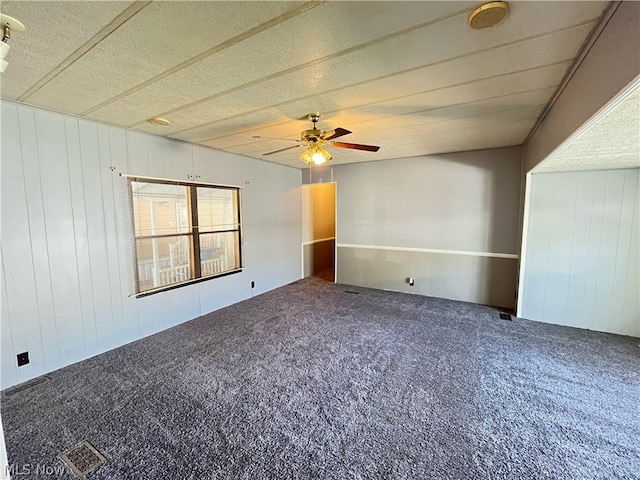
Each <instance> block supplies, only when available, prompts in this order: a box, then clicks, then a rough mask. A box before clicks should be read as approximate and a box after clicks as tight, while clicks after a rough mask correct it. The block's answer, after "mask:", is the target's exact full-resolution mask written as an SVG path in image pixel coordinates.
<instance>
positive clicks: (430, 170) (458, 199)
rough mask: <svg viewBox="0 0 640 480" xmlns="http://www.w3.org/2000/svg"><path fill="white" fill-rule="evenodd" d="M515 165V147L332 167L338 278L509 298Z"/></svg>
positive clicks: (504, 302)
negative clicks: (411, 281) (411, 283)
mask: <svg viewBox="0 0 640 480" xmlns="http://www.w3.org/2000/svg"><path fill="white" fill-rule="evenodd" d="M318 170H320V169H318ZM521 171H522V149H521V148H520V147H508V148H500V149H488V150H480V151H471V152H460V153H451V154H440V155H430V156H424V157H415V158H405V159H395V160H389V161H379V162H368V163H364V164H348V165H337V166H334V167H332V171H331V175H328V174H325V175H322V176H323V177H329V176H330V177H331V178H333V180H335V181H336V182H337V192H338V194H337V211H338V215H337V225H336V231H337V240H336V242H337V277H338V278H337V280H338V282H340V283H348V284H355V285H361V286H367V287H375V288H384V289H390V290H399V291H407V292H412V293H420V294H424V295H433V296H439V297H446V298H453V299H459V300H466V301H471V302H477V303H485V304H490V305H496V306H502V307H510V308H511V307H513V306H514V304H515V289H516V277H517V259H518V253H517V251H518V212H519V207H520V205H519V204H520V190H521V186H520V185H521ZM314 176H315V177H318V178H319V177H320V176H321V175H319V174H314ZM407 277H414V278H415V286H414V287H410V286H409V285H407V283H406V278H407Z"/></svg>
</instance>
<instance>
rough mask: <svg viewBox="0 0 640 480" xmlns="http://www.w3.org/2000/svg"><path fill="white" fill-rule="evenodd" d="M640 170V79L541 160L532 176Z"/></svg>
mask: <svg viewBox="0 0 640 480" xmlns="http://www.w3.org/2000/svg"><path fill="white" fill-rule="evenodd" d="M611 168H640V77H638V78H636V80H635V81H633V82H632V83H631V84H630V85H629V87H628V88H626V89H625V90H623V92H621V93H620V94H619V95H618V96H616V97H615V98H614V99H612V100H611V102H609V104H607V105H605V106H604V107H603V108H602V109H601V110H600V111H599V112H598V113H596V115H594V117H593V118H592V119H591V120H590V121H588V122H587V123H585V125H584V126H583V127H582V128H580V129H578V130H577V131H576V132H575V133H574V134H573V135H572V136H570V137H569V138H568V139H567V140H566V141H565V142H563V143H562V144H561V145H560V146H559V147H558V148H557V149H556V150H554V151H553V152H551V154H550V155H549V156H548V157H547V158H545V159H544V161H542V163H540V164H539V165H538V166H537V167H536V168H534V169H533V173H540V172H561V171H571V170H574V171H580V170H601V169H611Z"/></svg>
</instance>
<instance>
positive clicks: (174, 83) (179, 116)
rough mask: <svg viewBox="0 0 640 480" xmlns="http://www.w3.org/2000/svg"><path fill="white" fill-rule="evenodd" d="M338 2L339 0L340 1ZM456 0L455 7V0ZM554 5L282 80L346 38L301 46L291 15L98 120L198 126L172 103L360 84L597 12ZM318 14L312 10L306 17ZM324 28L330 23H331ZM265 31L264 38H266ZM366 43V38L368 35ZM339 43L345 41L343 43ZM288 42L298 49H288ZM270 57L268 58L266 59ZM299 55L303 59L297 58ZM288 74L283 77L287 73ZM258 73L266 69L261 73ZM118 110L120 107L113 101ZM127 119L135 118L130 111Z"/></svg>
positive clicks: (452, 27)
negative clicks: (155, 119)
mask: <svg viewBox="0 0 640 480" xmlns="http://www.w3.org/2000/svg"><path fill="white" fill-rule="evenodd" d="M341 4H342V3H341V2H338V4H337V5H341ZM452 4H453V5H455V2H453V3H452ZM557 9H558V11H559V12H560V14H555V13H557V12H552V11H550V10H549V9H544V8H540V7H533V6H531V5H529V4H528V3H527V5H526V7H525V6H524V5H523V6H522V7H520V9H519V12H520V13H519V14H518V15H515V14H514V15H513V16H512V17H511V18H510V20H509V22H507V23H505V24H504V26H502V27H501V28H500V29H496V31H495V32H483V33H480V32H477V31H474V30H472V29H470V28H469V27H468V26H467V25H466V16H467V15H466V13H464V14H461V15H458V16H456V17H454V18H451V19H450V20H447V21H443V22H439V23H436V24H433V25H429V26H428V27H426V28H420V29H415V30H411V31H408V32H404V33H403V34H402V35H399V36H396V37H392V38H388V39H386V40H385V41H382V42H376V43H372V44H366V43H364V46H365V48H359V49H357V50H354V51H351V50H347V53H346V54H345V53H344V52H340V53H339V54H337V56H333V57H330V58H329V59H328V60H327V61H323V62H321V63H317V64H313V65H311V66H309V67H307V68H305V72H304V73H305V74H306V75H305V76H304V78H303V80H302V81H295V82H294V81H288V79H285V78H284V77H285V76H287V75H288V73H293V72H288V70H287V67H291V66H294V65H301V64H304V63H305V62H306V61H309V60H310V59H314V58H316V59H317V58H322V56H323V55H325V54H326V52H332V53H333V52H338V51H339V48H340V47H341V46H342V45H341V44H340V42H339V40H338V39H340V38H341V37H343V36H344V35H345V33H344V32H342V31H336V34H335V35H327V37H326V38H325V39H324V41H323V42H322V44H321V45H319V46H315V45H314V44H313V43H312V42H309V43H305V42H302V43H301V42H300V38H303V37H301V36H298V35H296V34H295V33H296V32H297V30H300V31H304V29H305V28H307V26H308V24H309V23H308V22H305V20H306V19H305V18H303V16H300V17H296V18H295V19H292V20H291V23H292V25H284V24H283V25H281V26H280V27H281V28H282V30H283V31H282V32H280V31H278V29H277V28H274V29H272V30H270V31H269V32H264V35H261V36H257V37H254V38H252V39H250V40H249V41H247V42H243V43H242V44H239V45H237V47H235V48H234V49H232V50H229V51H225V52H224V53H225V54H228V57H227V56H226V55H225V56H220V57H217V58H211V59H207V60H205V61H203V62H200V63H198V64H196V65H193V66H191V67H189V68H187V69H185V70H184V71H181V72H178V73H176V74H175V75H172V76H171V77H167V78H166V79H163V81H162V82H158V83H156V84H154V85H152V86H151V87H150V88H149V89H145V90H144V91H140V92H137V93H136V94H134V95H132V96H130V97H128V98H126V99H123V100H122V102H123V105H126V106H127V107H126V108H124V110H123V111H122V110H121V111H116V112H114V114H115V115H114V116H109V115H107V112H106V111H105V110H108V109H102V111H100V112H96V116H95V117H94V118H96V119H99V120H105V121H114V122H116V123H118V122H121V121H122V118H121V117H120V116H121V115H122V114H123V113H128V112H131V111H132V110H135V111H137V112H138V113H140V116H139V117H137V119H133V120H134V122H135V121H143V120H144V119H146V118H149V117H151V116H155V115H158V114H161V115H165V114H167V115H170V116H175V117H176V121H175V124H176V125H178V124H179V125H183V126H184V127H183V128H187V127H189V126H195V125H198V124H199V123H202V122H203V121H206V120H207V119H208V118H209V117H208V116H206V115H205V116H204V117H200V116H197V115H194V114H193V112H188V111H186V110H185V111H184V112H173V114H172V110H174V109H175V108H180V109H183V108H184V106H185V105H190V104H191V102H193V101H198V100H201V99H207V98H208V97H209V96H212V95H221V92H223V93H225V92H226V93H233V91H235V90H234V89H238V88H246V87H250V86H252V85H253V83H252V82H255V81H258V82H259V83H260V84H261V85H262V87H263V88H264V91H265V92H267V93H266V94H267V95H268V92H275V93H274V95H275V96H277V92H278V90H282V89H285V90H286V91H287V92H288V94H289V95H290V96H291V95H293V96H295V97H301V96H303V95H305V94H309V93H313V92H314V91H322V90H326V89H327V88H332V87H333V86H337V85H345V84H352V83H357V82H362V81H364V80H366V79H368V78H375V77H379V76H383V75H388V74H389V73H390V72H397V71H403V70H406V69H410V68H416V67H419V66H422V65H425V64H429V63H433V62H437V61H443V60H445V59H447V58H451V57H456V56H460V55H465V54H468V53H470V52H473V51H477V50H482V49H486V48H491V47H495V46H497V45H500V44H501V43H504V42H505V39H509V40H511V41H515V40H517V39H522V38H526V37H527V36H530V35H539V34H541V33H543V32H551V31H554V30H557V29H560V28H564V27H567V26H569V25H575V24H576V23H580V22H584V21H587V20H593V17H594V14H596V13H597V10H595V9H594V8H593V5H592V6H591V7H590V8H582V7H580V8H579V9H576V8H575V6H574V7H573V10H574V11H575V13H576V14H575V15H574V16H573V17H572V20H571V23H569V24H567V23H566V20H565V19H564V17H565V15H563V14H562V12H564V11H565V10H566V11H570V10H571V8H570V7H569V6H566V7H565V6H563V5H559V6H558V7H557ZM320 11H321V10H318V11H317V12H316V11H314V12H309V15H311V14H312V13H318V12H320ZM403 14H404V9H403V8H398V9H397V13H395V16H398V15H400V16H402V15H403ZM352 20H353V22H354V23H358V22H357V17H352ZM412 20H413V21H414V22H415V23H418V22H419V21H420V20H421V19H419V17H417V16H415V15H412ZM361 21H366V19H365V18H363V19H362V20H361ZM299 22H304V25H298V23H299ZM313 22H316V23H318V20H317V16H315V15H313ZM327 25H331V24H330V22H328V23H327ZM329 28H330V27H329ZM498 30H499V31H498ZM292 31H293V32H294V34H293V35H292V34H291V32H292ZM587 31H588V29H587ZM384 33H386V31H376V34H377V35H378V36H381V35H383V34H384ZM452 35H453V36H455V38H456V41H455V42H452V41H451V38H452ZM263 36H265V37H267V38H266V39H263V38H262V37H263ZM578 36H579V41H578V42H577V43H578V45H579V44H580V43H581V41H582V40H583V39H584V36H586V34H583V35H582V36H580V35H578ZM357 40H358V39H357V38H356V39H354V42H355V41H357ZM362 40H364V41H366V39H365V38H363V39H362ZM342 43H343V44H344V41H343V42H342ZM283 45H284V46H285V48H283ZM287 45H299V46H297V47H296V48H292V47H289V48H286V46H287ZM306 45H313V48H311V47H309V48H306ZM433 45H437V48H432V47H431V46H433ZM329 47H332V48H329ZM265 51H269V54H268V55H267V56H266V57H264V55H265ZM318 51H320V52H321V55H320V54H317V53H316V52H318ZM575 51H577V47H576V50H574V52H573V54H575ZM238 58H251V59H252V62H251V63H249V64H245V63H244V62H237V59H238ZM265 59H268V62H267V63H266V64H265V61H264V60H265ZM298 59H299V60H298ZM295 60H298V62H297V63H296V62H295ZM212 72H213V73H212ZM247 72H248V73H247ZM285 72H286V75H283V73H285ZM257 74H262V76H259V75H257ZM269 75H278V77H277V78H271V77H269ZM281 77H282V78H281ZM269 80H272V81H275V83H276V85H277V88H276V89H273V88H270V85H266V84H264V83H265V81H269ZM185 82H187V83H188V82H190V83H191V85H192V88H191V89H184V88H182V86H183V85H184V84H185ZM243 85H244V86H243ZM162 91H175V92H176V95H175V96H174V97H172V98H165V99H163V101H162V102H159V100H161V99H162V97H161V96H160V92H162ZM263 95H264V94H263ZM209 100H210V101H211V102H212V103H211V104H210V106H211V107H212V108H210V109H209V111H210V112H213V114H214V115H215V112H226V111H227V110H226V109H222V108H217V107H216V102H217V101H219V100H220V98H219V97H217V96H216V97H215V98H211V99H209ZM276 101H277V100H276ZM272 103H273V100H272ZM235 104H236V105H242V104H249V105H254V104H255V103H254V100H253V96H249V94H248V92H247V96H245V97H244V102H235ZM192 106H193V105H192ZM113 107H114V108H116V106H115V105H114V106H113ZM109 108H110V107H109ZM189 108H191V107H189ZM129 118H131V117H130V115H129ZM209 121H210V120H209ZM132 123H133V122H132Z"/></svg>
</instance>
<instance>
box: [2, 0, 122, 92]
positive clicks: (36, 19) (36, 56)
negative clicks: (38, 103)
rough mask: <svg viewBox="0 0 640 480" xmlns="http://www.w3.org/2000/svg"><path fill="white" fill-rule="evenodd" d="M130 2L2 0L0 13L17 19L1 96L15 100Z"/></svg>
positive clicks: (3, 77)
mask: <svg viewBox="0 0 640 480" xmlns="http://www.w3.org/2000/svg"><path fill="white" fill-rule="evenodd" d="M131 3H132V2H117V1H114V2H66V1H62V2H59V1H58V2H54V1H48V2H41V1H23V0H20V1H3V2H2V13H4V14H6V15H10V16H12V17H14V18H16V19H17V20H20V21H21V22H22V23H23V24H24V26H25V30H24V31H22V32H12V38H11V40H9V42H8V43H9V46H10V47H11V50H10V51H9V53H8V55H7V58H6V60H7V61H8V62H9V66H8V67H7V70H6V72H5V73H4V74H2V97H3V98H8V99H17V98H18V97H20V95H22V94H23V93H24V92H26V91H27V90H28V89H29V88H30V87H31V86H32V85H34V84H35V83H37V82H38V81H39V80H40V79H41V78H43V77H44V76H45V75H47V74H48V73H49V72H50V71H51V70H53V69H54V68H55V67H56V66H57V65H58V64H60V63H61V62H62V61H63V60H65V59H66V58H67V57H68V56H69V55H71V54H72V53H73V52H74V51H76V50H77V49H78V48H79V47H81V46H82V45H83V44H84V43H85V42H87V41H88V40H90V39H91V38H92V37H93V36H94V35H95V34H96V33H98V32H99V31H100V29H102V27H104V26H105V25H106V24H108V23H109V22H111V20H113V19H114V18H115V17H117V16H118V15H119V14H120V13H121V12H122V11H123V10H125V9H126V8H127V7H128V6H129V5H131Z"/></svg>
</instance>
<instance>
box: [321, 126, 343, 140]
mask: <svg viewBox="0 0 640 480" xmlns="http://www.w3.org/2000/svg"><path fill="white" fill-rule="evenodd" d="M350 133H351V132H350V131H349V130H347V129H346V128H340V127H338V128H336V129H334V130H329V131H328V132H325V133H324V135H322V136H321V137H320V138H321V139H322V140H331V139H332V138H338V137H341V136H343V135H348V134H350Z"/></svg>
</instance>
